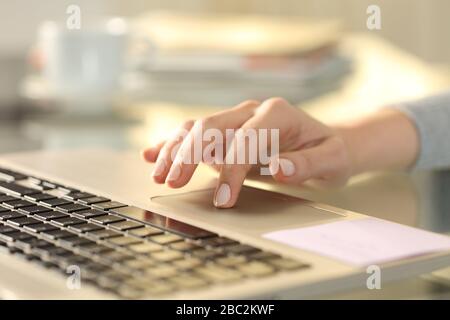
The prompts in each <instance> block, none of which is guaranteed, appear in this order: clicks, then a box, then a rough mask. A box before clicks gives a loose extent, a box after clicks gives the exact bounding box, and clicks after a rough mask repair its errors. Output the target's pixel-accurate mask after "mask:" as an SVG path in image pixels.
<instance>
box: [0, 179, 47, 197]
mask: <svg viewBox="0 0 450 320" xmlns="http://www.w3.org/2000/svg"><path fill="white" fill-rule="evenodd" d="M0 191H2V192H5V193H10V194H13V195H16V196H25V195H29V194H34V193H39V190H35V189H31V188H27V187H24V186H21V185H18V184H15V183H12V182H3V181H0Z"/></svg>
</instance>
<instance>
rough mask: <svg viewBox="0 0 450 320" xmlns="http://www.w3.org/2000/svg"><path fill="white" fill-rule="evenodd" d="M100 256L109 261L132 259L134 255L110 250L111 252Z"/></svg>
mask: <svg viewBox="0 0 450 320" xmlns="http://www.w3.org/2000/svg"><path fill="white" fill-rule="evenodd" d="M100 258H101V259H104V260H107V261H110V262H122V261H126V260H131V259H134V256H133V255H131V254H126V253H123V252H119V251H111V252H106V253H103V254H102V255H101V257H100Z"/></svg>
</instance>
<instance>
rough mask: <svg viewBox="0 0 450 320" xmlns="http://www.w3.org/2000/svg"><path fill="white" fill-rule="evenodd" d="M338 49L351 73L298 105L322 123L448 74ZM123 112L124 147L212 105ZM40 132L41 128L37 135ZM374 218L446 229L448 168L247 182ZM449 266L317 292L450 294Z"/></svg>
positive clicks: (383, 54) (355, 48) (399, 56)
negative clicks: (372, 286)
mask: <svg viewBox="0 0 450 320" xmlns="http://www.w3.org/2000/svg"><path fill="white" fill-rule="evenodd" d="M342 50H343V51H344V52H346V53H348V54H350V55H351V56H353V57H354V59H355V72H354V73H353V74H352V75H351V76H350V77H349V78H348V79H346V82H345V85H344V86H343V87H342V88H341V89H340V90H337V91H334V92H331V93H329V94H327V95H326V96H323V97H320V98H318V99H315V100H313V101H310V102H308V103H305V104H302V105H301V106H299V107H302V108H304V109H305V110H306V111H307V112H309V113H311V114H313V115H314V116H316V117H318V118H320V119H321V120H323V121H326V122H333V121H337V120H340V119H348V118H350V117H353V116H358V115H361V114H363V113H366V112H371V111H373V110H375V109H376V108H378V107H379V106H382V105H386V104H390V103H394V102H396V101H401V100H405V99H414V98H419V97H423V96H426V95H429V94H433V93H435V92H439V91H441V90H444V89H446V88H448V87H450V77H449V76H448V75H447V74H444V73H443V72H441V71H440V70H438V69H437V68H433V67H431V66H429V65H427V64H425V63H423V62H422V61H420V60H418V59H416V58H415V57H413V56H411V55H409V54H407V53H405V52H402V51H401V50H399V49H397V48H395V47H393V46H391V45H390V44H388V43H386V42H385V41H383V40H381V39H379V38H377V37H376V36H372V35H367V34H366V35H350V36H348V37H347V38H346V39H345V40H344V41H343V43H342ZM124 106H125V107H126V108H124V109H123V110H122V111H119V112H124V113H126V114H127V116H128V117H132V118H134V119H140V120H141V123H140V124H139V125H136V126H134V127H133V128H131V129H130V130H128V131H127V133H126V135H127V137H129V138H130V144H129V147H130V148H135V149H139V148H141V147H143V146H145V145H148V144H149V143H154V142H156V141H159V140H160V139H161V138H163V137H164V136H165V135H166V134H167V132H168V130H167V129H170V128H175V127H176V126H177V125H178V124H179V123H180V122H181V121H183V120H185V119H188V118H194V119H195V118H199V117H203V116H205V115H207V114H210V113H213V112H215V111H217V108H214V107H198V106H180V105H173V104H172V105H170V104H163V103H158V102H148V101H145V102H134V103H132V104H130V103H125V104H124ZM16 130H17V129H16ZM44 138H45V135H44ZM249 183H250V184H252V185H256V186H258V185H264V186H265V187H268V188H271V189H273V190H276V191H280V192H285V193H288V194H292V195H296V196H302V197H305V198H308V199H311V200H315V201H320V202H324V203H328V204H331V205H335V206H338V207H342V208H345V209H348V210H353V211H358V212H362V213H365V214H368V215H372V216H375V217H379V218H383V219H387V220H391V221H395V222H399V223H403V224H406V225H412V226H418V227H421V228H424V229H428V230H433V231H437V232H442V233H448V232H449V231H450V197H449V195H448V191H447V190H450V172H446V171H443V172H422V173H414V174H407V173H371V174H365V175H361V176H358V177H355V178H354V179H352V180H351V182H350V184H349V185H348V186H347V187H345V188H343V189H340V190H333V191H330V190H328V191H323V190H322V191H317V190H311V189H306V188H293V187H288V186H284V185H274V184H271V181H269V180H268V179H267V178H266V180H258V181H249ZM448 274H450V271H441V272H439V273H435V274H433V275H425V276H422V277H416V278H413V279H407V280H402V281H399V282H397V283H393V284H389V285H386V286H384V287H383V290H379V291H369V290H362V291H358V290H354V291H351V292H346V293H342V294H339V295H330V296H326V297H320V298H369V297H370V298H387V299H389V298H443V297H444V298H450V280H449V279H450V276H449V275H448Z"/></svg>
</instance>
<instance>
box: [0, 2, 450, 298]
mask: <svg viewBox="0 0 450 320" xmlns="http://www.w3.org/2000/svg"><path fill="white" fill-rule="evenodd" d="M74 5H75V7H74ZM370 5H375V6H377V7H378V8H379V9H380V14H381V15H380V17H381V21H380V27H381V28H380V29H375V30H371V29H370V28H368V26H367V20H368V18H369V17H370V16H371V14H373V12H369V13H368V12H367V9H368V7H369V6H370ZM78 9H79V18H80V21H79V22H80V25H79V27H80V28H77V21H76V15H77V10H78ZM448 12H450V2H449V1H448V0H370V1H368V0H340V1H335V0H282V1H279V0H127V1H120V0H85V1H76V0H70V1H66V0H40V1H25V0H15V1H1V2H0V30H1V32H0V153H3V152H15V151H25V150H36V149H40V150H57V149H67V148H85V147H90V148H92V147H94V148H115V149H127V150H131V151H132V152H137V151H138V150H140V149H142V148H143V147H145V146H148V145H150V144H152V143H155V142H157V141H159V140H161V139H163V138H165V137H167V136H168V135H169V134H171V132H172V130H173V129H175V128H176V127H177V125H178V124H179V123H180V122H181V121H182V120H185V119H188V118H191V119H195V118H199V117H204V116H206V115H208V114H210V113H213V112H216V111H217V110H219V109H221V108H226V107H230V106H233V105H234V104H237V103H239V102H241V101H242V100H245V99H260V100H263V99H266V98H269V97H271V96H282V97H284V98H286V99H288V100H289V101H290V102H291V103H293V104H294V105H297V106H298V107H299V108H302V109H304V110H305V111H306V112H308V113H311V114H312V115H314V116H316V117H317V118H319V119H321V120H323V121H326V122H334V121H341V120H346V119H349V118H351V117H355V116H359V115H361V114H363V113H367V112H371V111H373V110H374V109H376V108H379V107H382V106H385V105H389V104H392V103H401V101H405V100H409V99H417V98H420V97H424V96H427V95H431V94H433V93H436V92H440V91H443V90H447V89H448V88H449V87H450V72H449V71H450V68H449V66H450V32H449V30H450V19H448ZM74 19H75V20H74ZM449 187H450V179H449V174H448V172H438V173H429V172H426V173H420V174H414V175H405V174H402V173H399V174H375V175H363V176H360V177H357V178H356V179H355V180H354V181H352V183H351V184H350V185H349V186H348V187H347V188H344V189H342V190H338V191H336V190H333V191H326V192H315V191H311V190H308V189H306V190H304V189H301V190H299V188H297V187H296V188H289V187H287V186H277V187H276V188H278V189H277V190H278V191H283V192H286V193H292V194H293V195H299V193H300V195H301V196H304V197H306V198H308V199H311V200H315V201H321V202H325V203H329V204H332V205H335V206H338V207H342V208H346V209H349V210H354V211H360V212H363V213H366V214H370V215H374V216H376V217H380V218H384V219H388V220H392V221H396V222H400V223H404V224H407V225H414V226H420V227H422V228H425V229H428V230H434V231H437V232H443V233H448V232H449V231H450V220H449V219H450V218H449V215H448V208H450V200H449V197H448V195H446V194H445V192H443V190H449ZM428 278H430V279H431V280H430V281H428ZM449 279H450V274H449V270H446V271H444V272H440V273H436V274H433V275H429V276H428V277H427V280H424V279H423V278H416V279H414V280H411V281H406V282H403V283H402V284H400V285H399V286H395V285H394V286H391V287H390V289H386V290H383V291H382V292H380V293H373V294H371V296H369V297H370V298H398V297H402V298H405V297H406V298H423V297H426V298H429V297H434V298H436V297H438V298H439V297H446V298H448V297H449V296H450V285H449V283H450V280H449ZM367 294H368V293H367V292H364V293H360V292H359V293H353V297H356V298H361V297H364V296H365V295H367ZM345 297H352V296H351V295H350V296H345Z"/></svg>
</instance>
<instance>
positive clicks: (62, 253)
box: [47, 246, 73, 257]
mask: <svg viewBox="0 0 450 320" xmlns="http://www.w3.org/2000/svg"><path fill="white" fill-rule="evenodd" d="M47 253H48V254H49V255H50V256H58V257H69V256H72V255H73V253H72V251H69V250H67V249H64V248H62V247H57V246H51V247H49V248H47Z"/></svg>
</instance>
